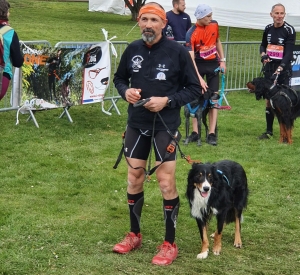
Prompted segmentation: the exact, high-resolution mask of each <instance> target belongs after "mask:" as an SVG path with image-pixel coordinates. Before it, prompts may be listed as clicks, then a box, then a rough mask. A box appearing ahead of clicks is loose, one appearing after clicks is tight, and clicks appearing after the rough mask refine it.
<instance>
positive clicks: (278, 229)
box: [0, 0, 300, 275]
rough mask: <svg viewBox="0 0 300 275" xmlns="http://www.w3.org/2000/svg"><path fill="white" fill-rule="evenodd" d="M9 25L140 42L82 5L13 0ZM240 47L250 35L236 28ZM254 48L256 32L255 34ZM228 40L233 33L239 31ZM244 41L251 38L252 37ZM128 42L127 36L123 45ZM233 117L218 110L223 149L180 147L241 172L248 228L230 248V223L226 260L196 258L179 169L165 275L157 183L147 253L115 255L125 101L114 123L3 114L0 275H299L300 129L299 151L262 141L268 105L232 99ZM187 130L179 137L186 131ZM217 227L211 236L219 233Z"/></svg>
mask: <svg viewBox="0 0 300 275" xmlns="http://www.w3.org/2000/svg"><path fill="white" fill-rule="evenodd" d="M10 3H11V5H12V9H11V24H12V25H13V27H15V29H16V30H17V32H18V34H19V37H20V39H22V40H24V41H25V40H48V41H50V42H51V44H53V45H54V44H55V43H57V42H58V41H94V40H98V39H99V37H100V38H102V36H101V33H100V34H99V32H100V29H101V28H103V27H104V28H106V29H107V30H108V31H109V33H110V34H111V35H117V36H118V39H117V40H126V41H131V40H133V39H135V38H138V37H139V32H138V30H137V29H135V30H134V31H133V32H132V33H131V34H130V36H128V37H127V36H126V33H127V32H128V31H129V30H130V29H131V28H132V26H133V25H134V23H133V22H131V21H130V20H129V18H128V17H123V16H117V15H108V14H100V13H90V12H87V3H66V2H54V1H34V0H23V1H21V2H20V1H17V0H11V1H10ZM234 32H236V36H237V37H239V38H240V40H243V39H245V36H244V38H243V35H244V34H245V32H246V30H238V29H235V30H234ZM249 33H251V34H253V36H251V40H256V41H257V40H259V39H260V35H261V32H259V31H253V30H250V31H249ZM232 35H233V34H232ZM247 35H248V33H247ZM127 38H128V39H127ZM227 99H228V101H229V102H230V105H231V107H232V110H230V111H228V110H223V111H220V112H219V120H218V125H219V141H218V146H216V147H212V146H209V145H208V144H206V143H205V142H203V146H202V147H197V146H196V144H194V143H192V144H189V145H188V146H183V145H181V149H182V150H183V152H184V153H185V154H186V155H190V156H191V157H192V159H197V160H201V161H203V162H206V161H217V160H221V159H232V160H235V161H237V162H239V163H241V164H242V165H243V166H244V168H245V170H246V172H247V176H248V183H249V189H250V195H249V203H248V208H247V210H246V211H245V213H244V223H243V224H242V240H243V248H242V249H235V248H234V247H233V241H234V239H233V238H234V227H233V225H228V226H226V228H225V230H224V236H223V250H222V254H221V255H220V256H214V255H213V254H212V253H210V254H209V257H208V259H206V260H203V261H200V260H197V259H196V255H197V254H198V253H199V249H200V237H199V233H198V230H197V226H196V222H195V221H194V220H193V219H192V218H191V217H190V214H189V209H188V202H187V200H186V198H185V196H184V194H185V188H186V178H187V173H188V171H189V169H190V166H189V164H187V163H186V162H185V160H182V159H180V160H178V165H177V172H176V178H177V185H178V191H179V194H180V198H181V208H180V211H179V219H178V223H177V235H176V242H177V244H178V246H179V256H178V259H177V260H176V261H175V262H174V263H173V264H172V265H171V266H168V267H157V266H153V265H151V259H152V257H153V256H154V255H155V253H156V246H158V245H160V244H161V242H162V240H163V235H164V221H163V213H162V199H161V195H160V192H159V190H158V187H157V182H156V178H155V176H152V178H151V181H150V182H147V183H145V205H144V211H143V214H142V233H143V237H144V241H143V246H142V248H141V249H140V250H138V251H134V252H132V253H131V254H129V255H117V254H114V253H112V251H111V250H112V247H113V245H114V244H115V243H116V242H118V241H119V240H120V239H121V238H122V237H123V235H124V233H125V232H126V231H127V230H128V227H129V222H128V217H127V214H128V209H127V205H126V162H125V161H124V159H123V160H122V162H121V163H120V165H119V167H118V169H116V170H114V169H113V168H112V167H113V165H114V163H115V161H116V159H117V156H118V153H119V150H120V149H121V142H122V140H121V135H122V133H123V131H124V128H125V125H126V118H127V115H126V107H127V105H126V103H125V102H123V101H119V102H118V108H119V109H120V112H121V115H120V116H119V115H117V114H116V112H113V114H112V116H107V115H105V114H103V113H102V112H101V108H100V106H99V105H98V104H91V105H81V106H77V107H72V108H71V109H70V114H71V116H72V119H73V121H74V123H70V122H69V121H68V120H67V119H66V118H62V119H59V118H58V117H59V115H60V113H61V110H58V109H57V110H51V111H45V112H41V113H38V114H36V117H37V120H38V122H39V125H40V128H36V127H35V126H34V124H33V123H32V121H29V122H26V119H27V116H26V115H21V116H20V124H19V125H17V126H16V125H15V121H16V112H15V111H11V112H0V127H1V144H0V150H1V161H0V178H1V185H0V274H1V275H25V274H30V275H48V274H55V275H75V274H76V275H77V274H78V275H79V274H80V275H81V274H82V275H86V274H89V275H98V274H115V275H116V274H118V275H119V274H132V275H133V274H145V275H148V274H155V275H165V274H169V273H170V274H178V275H179V274H180V275H181V274H203V275H212V274H214V275H219V274H225V275H237V274H239V275H249V274H253V275H279V274H280V275H282V274H286V275H297V274H299V266H300V248H299V247H300V241H299V230H300V225H299V224H300V214H299V213H300V205H299V201H300V191H299V175H300V169H299V164H298V161H299V154H300V124H299V121H296V123H295V130H294V135H293V137H294V143H293V144H292V145H286V144H278V136H279V129H278V128H279V127H278V125H277V123H274V138H273V139H271V140H268V141H258V140H257V139H256V137H257V136H258V135H259V134H261V133H262V132H263V131H264V129H265V119H264V102H263V101H256V100H255V98H254V95H252V94H249V93H248V92H231V93H229V94H228V95H227ZM180 130H181V131H182V133H184V127H183V125H182V126H181V128H180ZM215 224H216V223H215V219H213V220H212V221H211V224H210V231H209V232H212V231H213V230H214V229H215Z"/></svg>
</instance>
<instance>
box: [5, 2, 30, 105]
mask: <svg viewBox="0 0 300 275" xmlns="http://www.w3.org/2000/svg"><path fill="white" fill-rule="evenodd" d="M9 9H10V4H9V3H8V2H7V1H6V0H0V29H2V28H3V27H5V26H10V25H9V23H8V17H9ZM3 49H4V52H3V59H4V63H5V65H4V70H3V77H2V88H1V91H0V100H1V99H2V98H3V97H4V96H5V94H6V92H7V89H8V86H9V83H10V81H11V79H12V76H13V67H17V68H20V67H22V65H23V62H24V58H23V56H22V53H21V50H20V42H19V38H18V35H17V33H16V32H15V30H14V29H12V28H11V29H10V30H8V31H7V32H5V33H4V34H3Z"/></svg>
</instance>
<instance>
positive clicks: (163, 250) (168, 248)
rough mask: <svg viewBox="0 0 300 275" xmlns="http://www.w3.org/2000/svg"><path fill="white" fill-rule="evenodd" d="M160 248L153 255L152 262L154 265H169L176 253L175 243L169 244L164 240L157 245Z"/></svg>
mask: <svg viewBox="0 0 300 275" xmlns="http://www.w3.org/2000/svg"><path fill="white" fill-rule="evenodd" d="M158 249H159V250H160V251H159V252H158V253H157V255H156V256H154V257H153V259H152V263H153V264H156V265H169V264H171V263H172V262H173V261H174V260H175V259H176V258H177V255H178V247H177V245H176V244H175V243H173V244H170V243H169V242H166V241H164V243H163V244H162V245H161V246H159V247H158Z"/></svg>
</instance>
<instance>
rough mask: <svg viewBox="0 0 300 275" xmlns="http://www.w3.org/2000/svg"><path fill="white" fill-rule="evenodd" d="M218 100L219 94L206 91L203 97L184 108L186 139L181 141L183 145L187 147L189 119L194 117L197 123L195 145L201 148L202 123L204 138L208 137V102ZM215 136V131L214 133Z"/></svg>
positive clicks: (209, 90)
mask: <svg viewBox="0 0 300 275" xmlns="http://www.w3.org/2000/svg"><path fill="white" fill-rule="evenodd" d="M209 99H211V100H218V99H219V94H217V93H215V92H214V91H213V90H211V89H207V91H206V92H205V93H204V94H203V97H201V98H199V99H196V100H194V101H192V102H191V103H190V104H189V106H188V104H187V105H185V106H184V116H185V134H186V138H185V140H184V141H183V142H184V144H185V145H188V144H189V142H191V140H190V136H189V131H190V117H192V118H193V117H195V118H196V119H197V123H198V140H197V145H198V146H201V129H202V127H201V125H202V123H203V125H204V127H205V137H206V138H207V135H208V126H207V119H206V117H207V114H208V111H209V108H208V100H209ZM215 133H216V135H217V129H216V131H215Z"/></svg>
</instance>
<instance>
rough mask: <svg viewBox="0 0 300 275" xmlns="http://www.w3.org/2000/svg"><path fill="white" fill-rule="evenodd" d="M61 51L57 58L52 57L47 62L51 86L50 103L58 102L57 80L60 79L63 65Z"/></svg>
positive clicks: (57, 53)
mask: <svg viewBox="0 0 300 275" xmlns="http://www.w3.org/2000/svg"><path fill="white" fill-rule="evenodd" d="M60 54H61V50H58V51H57V52H56V55H55V56H52V57H50V58H49V59H48V60H47V63H46V65H47V66H48V85H49V93H50V101H52V100H55V101H56V100H57V97H56V92H55V82H56V81H55V79H58V80H59V79H60V78H59V76H58V70H59V67H60V63H61V58H60Z"/></svg>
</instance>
